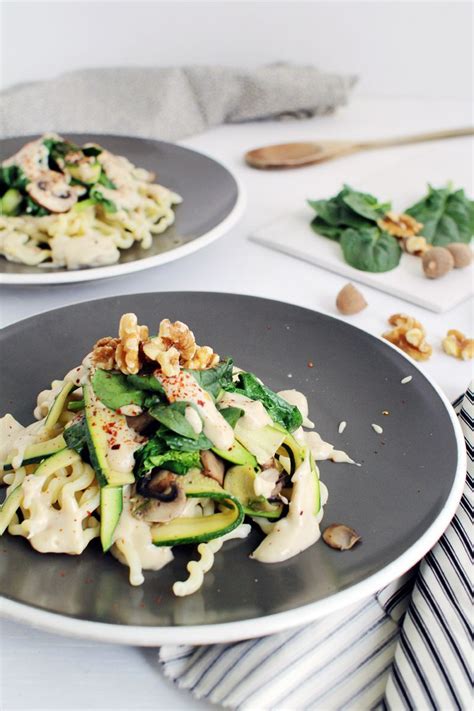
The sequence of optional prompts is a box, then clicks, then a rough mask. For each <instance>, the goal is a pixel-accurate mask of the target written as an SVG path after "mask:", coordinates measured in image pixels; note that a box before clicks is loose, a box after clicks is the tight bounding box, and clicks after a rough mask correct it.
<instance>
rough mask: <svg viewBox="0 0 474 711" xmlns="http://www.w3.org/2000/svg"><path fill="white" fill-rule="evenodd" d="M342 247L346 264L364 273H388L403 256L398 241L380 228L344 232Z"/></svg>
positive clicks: (341, 240) (341, 241)
mask: <svg viewBox="0 0 474 711" xmlns="http://www.w3.org/2000/svg"><path fill="white" fill-rule="evenodd" d="M340 245H341V248H342V252H343V254H344V259H345V260H346V262H347V263H348V264H350V265H351V266H352V267H355V268H356V269H360V270H362V271H364V272H388V271H390V270H391V269H394V268H395V267H396V266H397V265H398V263H399V261H400V257H401V254H402V250H401V248H400V245H399V243H398V240H397V239H396V238H395V237H392V235H389V234H388V233H387V232H382V231H381V230H379V228H378V227H364V228H363V229H361V230H354V229H352V228H351V229H347V230H344V232H343V234H342V236H341V239H340Z"/></svg>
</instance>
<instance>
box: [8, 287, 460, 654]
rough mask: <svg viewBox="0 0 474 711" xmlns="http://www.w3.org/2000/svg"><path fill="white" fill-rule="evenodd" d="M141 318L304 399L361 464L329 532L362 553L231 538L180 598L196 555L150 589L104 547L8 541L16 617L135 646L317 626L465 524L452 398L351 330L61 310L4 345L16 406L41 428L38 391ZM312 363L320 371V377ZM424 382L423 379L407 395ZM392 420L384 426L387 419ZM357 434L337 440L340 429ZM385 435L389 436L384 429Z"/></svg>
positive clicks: (127, 302)
mask: <svg viewBox="0 0 474 711" xmlns="http://www.w3.org/2000/svg"><path fill="white" fill-rule="evenodd" d="M125 311H134V312H136V313H137V315H138V317H139V321H140V322H141V323H147V324H150V325H152V324H157V323H158V322H159V320H160V319H161V318H163V317H169V318H171V319H181V320H183V321H185V322H187V323H188V324H189V325H190V326H191V327H192V329H193V330H194V332H195V334H196V336H197V339H198V342H199V343H209V344H212V345H213V346H214V348H215V349H216V350H217V352H218V353H220V354H229V355H232V356H233V357H234V359H235V362H236V363H238V364H239V366H241V367H242V368H245V369H249V370H252V371H254V372H255V373H257V374H258V375H259V376H261V377H262V378H263V379H264V380H265V382H266V383H268V385H269V386H270V387H272V388H274V389H276V390H279V389H283V388H290V387H291V388H297V389H300V390H302V391H303V392H305V393H306V394H307V396H308V399H309V403H310V414H311V416H312V419H313V420H315V422H316V425H317V430H318V431H319V432H320V433H321V435H322V436H323V437H324V438H325V439H327V440H328V441H330V442H333V443H335V444H336V445H337V447H338V448H341V449H345V450H347V451H348V452H349V453H350V454H351V456H352V457H353V458H354V459H355V460H356V461H358V462H360V463H361V465H362V466H361V467H354V466H351V465H347V464H333V463H331V462H322V463H321V464H320V470H321V478H322V480H323V481H324V482H325V483H326V484H327V486H328V488H329V502H328V504H327V507H326V512H325V516H324V524H328V523H330V522H343V523H346V524H349V525H351V526H353V527H354V528H356V529H357V530H358V531H359V532H360V534H361V535H362V537H363V543H362V544H361V545H358V546H356V547H355V548H354V549H352V550H351V551H349V552H345V553H340V552H337V551H334V550H332V549H330V548H328V547H327V546H326V545H325V544H324V543H322V542H321V541H320V542H318V543H317V544H316V545H314V546H313V547H311V548H310V549H308V550H306V551H305V552H303V553H302V554H301V555H299V556H297V557H296V558H293V559H292V560H289V561H287V562H285V563H279V564H274V565H263V564H259V563H257V562H255V561H252V560H249V558H248V554H249V553H250V551H252V549H253V548H254V547H255V546H256V544H257V543H258V541H259V540H260V534H259V533H258V532H257V531H255V532H254V533H253V534H252V535H251V537H250V538H249V539H248V540H245V541H231V542H229V543H227V544H226V545H225V546H224V549H223V550H222V551H221V552H220V553H219V555H217V556H216V562H215V565H214V567H213V569H212V571H211V572H210V573H209V574H208V575H207V576H206V578H205V583H204V586H203V588H202V589H201V591H199V592H198V593H197V594H195V595H193V596H191V597H188V598H181V599H177V598H175V597H173V595H172V594H171V592H170V591H171V586H172V584H173V582H174V581H175V580H179V579H184V578H185V577H186V572H185V565H186V562H187V561H188V560H189V558H190V556H192V555H193V554H194V553H195V551H194V549H192V548H189V547H186V548H181V549H179V550H178V549H177V550H176V557H175V560H174V562H173V563H172V564H171V565H169V566H167V567H166V568H164V569H163V570H162V571H160V572H148V573H147V574H146V582H145V584H144V585H143V586H142V587H139V588H133V587H130V585H129V584H128V577H127V572H128V571H127V569H126V568H125V567H123V566H121V565H120V564H119V563H118V562H117V561H116V560H115V559H114V558H112V557H111V556H109V555H106V556H103V555H102V553H101V551H100V549H99V546H98V545H96V544H95V543H96V542H94V544H92V545H91V546H90V547H89V548H88V549H87V551H86V552H85V554H84V555H82V556H79V557H68V556H63V555H40V554H38V553H36V552H35V551H33V550H32V549H31V548H30V546H29V545H28V544H27V543H26V541H24V540H23V539H18V538H12V537H8V536H4V537H3V538H2V541H1V545H0V581H1V582H0V593H1V594H2V595H3V596H4V599H3V601H2V606H3V610H4V612H5V614H8V615H10V616H13V617H15V618H17V619H21V620H26V621H30V622H32V623H33V624H35V625H41V626H44V627H47V628H48V629H53V630H56V631H62V632H65V633H69V634H78V635H83V636H88V637H94V638H97V639H105V640H112V641H118V642H125V643H128V642H129V643H134V644H157V643H163V642H170V641H173V642H188V643H193V642H196V643H197V642H213V641H223V640H229V639H239V638H245V637H251V636H255V635H261V634H266V633H269V632H272V631H275V630H280V629H283V628H285V627H289V626H292V625H297V624H302V623H304V622H305V621H308V620H311V619H314V618H316V617H318V616H320V615H323V614H325V613H327V612H330V611H333V610H335V609H337V608H339V607H341V606H343V605H347V604H350V603H353V602H356V601H357V600H358V599H360V598H362V597H364V596H366V595H369V594H370V593H372V592H374V591H375V590H377V589H378V588H380V587H381V586H382V585H384V584H385V583H388V582H389V581H390V580H391V579H394V578H395V577H397V576H398V575H400V574H401V573H403V572H404V571H405V570H407V569H408V568H409V567H411V566H412V565H413V564H415V563H416V562H417V561H418V560H419V559H420V558H421V557H422V556H423V555H424V554H425V553H426V551H427V550H428V549H429V548H430V547H431V546H432V545H433V544H434V542H435V541H436V540H437V538H438V537H439V536H440V535H441V533H442V532H443V531H444V529H445V528H446V526H447V524H448V522H449V520H450V518H451V517H452V515H453V514H454V511H455V508H456V505H457V503H458V500H459V498H460V495H461V489H462V484H463V479H464V473H465V469H464V466H465V464H464V447H463V439H462V435H461V432H460V428H459V426H458V424H457V420H456V417H455V416H454V412H453V411H452V409H451V406H450V405H449V403H448V402H447V401H446V399H445V398H444V396H442V395H441V393H440V392H439V391H437V390H436V389H435V387H434V386H433V385H432V384H431V383H430V382H429V381H428V380H427V379H426V377H425V376H424V375H423V374H422V373H421V372H420V371H419V370H418V368H417V367H416V366H415V365H414V364H413V363H412V362H411V361H409V360H408V359H407V358H406V357H404V356H403V355H401V354H400V353H399V352H398V351H397V350H396V349H394V348H392V347H391V346H389V345H387V344H386V343H385V342H382V341H380V340H378V339H376V338H374V337H372V336H370V335H368V334H367V333H365V332H363V331H361V330H359V329H356V328H354V327H352V326H350V325H348V324H346V323H344V322H342V321H339V320H336V319H333V318H330V317H328V316H324V315H321V314H319V313H316V312H314V311H309V310H306V309H302V308H299V307H296V306H290V305H288V304H283V303H279V302H275V301H269V300H264V299H257V298H253V297H249V296H235V295H229V294H211V293H163V294H141V295H135V296H122V297H114V298H111V299H102V300H99V301H91V302H88V303H82V304H78V305H75V306H70V307H67V308H63V309H59V310H56V311H50V312H48V313H45V314H41V315H39V316H35V317H34V318H30V319H27V320H25V321H21V322H19V323H17V324H15V325H13V326H9V327H8V328H6V329H5V330H4V331H3V333H2V334H1V349H2V363H3V365H2V369H1V370H0V392H1V394H2V395H1V406H0V410H1V411H3V412H4V411H11V412H12V413H13V414H14V415H15V417H17V418H18V419H19V420H20V421H21V422H23V423H28V422H29V421H31V419H32V416H31V412H32V410H33V407H34V404H35V397H36V394H37V392H39V391H40V390H42V389H43V388H45V387H48V386H49V383H50V381H51V380H52V379H54V378H58V377H62V375H63V374H64V373H65V372H66V371H67V370H69V369H70V368H71V367H72V366H74V365H75V364H77V363H78V362H79V361H80V360H81V358H82V356H83V355H84V354H85V353H86V352H88V350H89V349H90V348H91V345H92V344H93V343H94V342H95V340H96V339H98V338H99V337H101V336H103V335H106V334H111V333H113V332H115V330H116V327H117V323H118V320H119V317H120V315H121V314H122V313H123V312H125ZM308 361H312V362H313V363H314V367H312V368H310V367H308ZM407 375H411V376H412V377H413V380H412V381H411V382H410V383H408V384H406V385H402V384H401V382H400V381H401V380H402V378H404V377H405V376H407ZM384 410H386V411H388V412H389V413H390V415H388V416H384V415H383V414H382V411H384ZM341 420H346V421H347V423H348V424H347V429H346V430H345V432H344V434H343V435H338V423H339V422H340V421H341ZM373 422H375V423H380V424H382V425H383V428H384V433H383V435H378V434H376V433H375V432H374V431H373V429H372V428H371V423H373Z"/></svg>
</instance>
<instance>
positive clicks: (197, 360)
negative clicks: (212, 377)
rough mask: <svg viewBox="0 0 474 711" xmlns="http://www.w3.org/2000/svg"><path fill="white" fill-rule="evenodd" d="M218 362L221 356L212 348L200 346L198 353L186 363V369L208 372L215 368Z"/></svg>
mask: <svg viewBox="0 0 474 711" xmlns="http://www.w3.org/2000/svg"><path fill="white" fill-rule="evenodd" d="M218 362H219V356H218V355H217V353H214V351H213V350H212V348H211V347H210V346H198V347H197V349H196V353H195V354H194V355H193V357H192V358H190V360H188V361H187V362H186V364H185V367H186V368H192V369H193V370H207V369H208V368H213V367H214V366H215V365H217V364H218Z"/></svg>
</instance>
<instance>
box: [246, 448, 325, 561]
mask: <svg viewBox="0 0 474 711" xmlns="http://www.w3.org/2000/svg"><path fill="white" fill-rule="evenodd" d="M291 480H292V482H293V492H292V496H291V501H290V506H289V510H288V515H287V516H286V517H285V518H283V519H281V520H280V521H277V522H276V523H275V524H274V525H273V527H272V529H271V531H270V533H269V534H268V535H267V537H266V538H264V540H263V541H262V543H261V544H260V545H259V546H258V548H257V549H256V550H255V551H254V552H253V553H252V556H251V557H252V558H254V559H255V560H258V561H260V562H261V563H278V562H281V561H283V560H288V559H289V558H292V557H293V556H295V555H297V554H298V553H301V551H304V550H306V548H309V546H312V545H313V543H316V541H317V540H318V538H319V537H320V535H321V533H320V530H319V523H320V521H321V518H322V516H323V509H322V506H321V507H320V510H319V512H318V513H317V514H315V506H316V500H317V486H318V484H317V481H316V477H315V474H314V472H312V471H311V465H310V458H309V456H308V453H306V456H305V458H304V460H303V462H302V463H301V464H300V466H299V467H298V469H297V470H296V471H295V473H294V474H293V477H292V479H291Z"/></svg>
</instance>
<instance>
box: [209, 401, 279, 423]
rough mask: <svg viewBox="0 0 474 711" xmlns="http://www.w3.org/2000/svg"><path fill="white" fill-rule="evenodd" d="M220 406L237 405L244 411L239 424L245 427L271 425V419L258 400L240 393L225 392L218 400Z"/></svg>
mask: <svg viewBox="0 0 474 711" xmlns="http://www.w3.org/2000/svg"><path fill="white" fill-rule="evenodd" d="M219 406H220V407H238V408H240V409H241V410H243V411H244V414H243V415H242V417H241V418H240V420H239V422H240V424H241V425H242V426H243V427H245V428H250V429H260V427H265V426H266V425H272V424H273V420H272V418H271V417H270V415H269V414H268V412H267V411H266V410H265V407H264V406H263V404H262V403H261V402H260V400H251V399H250V398H249V397H246V396H245V395H241V394H240V393H227V392H225V393H224V394H223V395H222V397H221V398H220V400H219Z"/></svg>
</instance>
